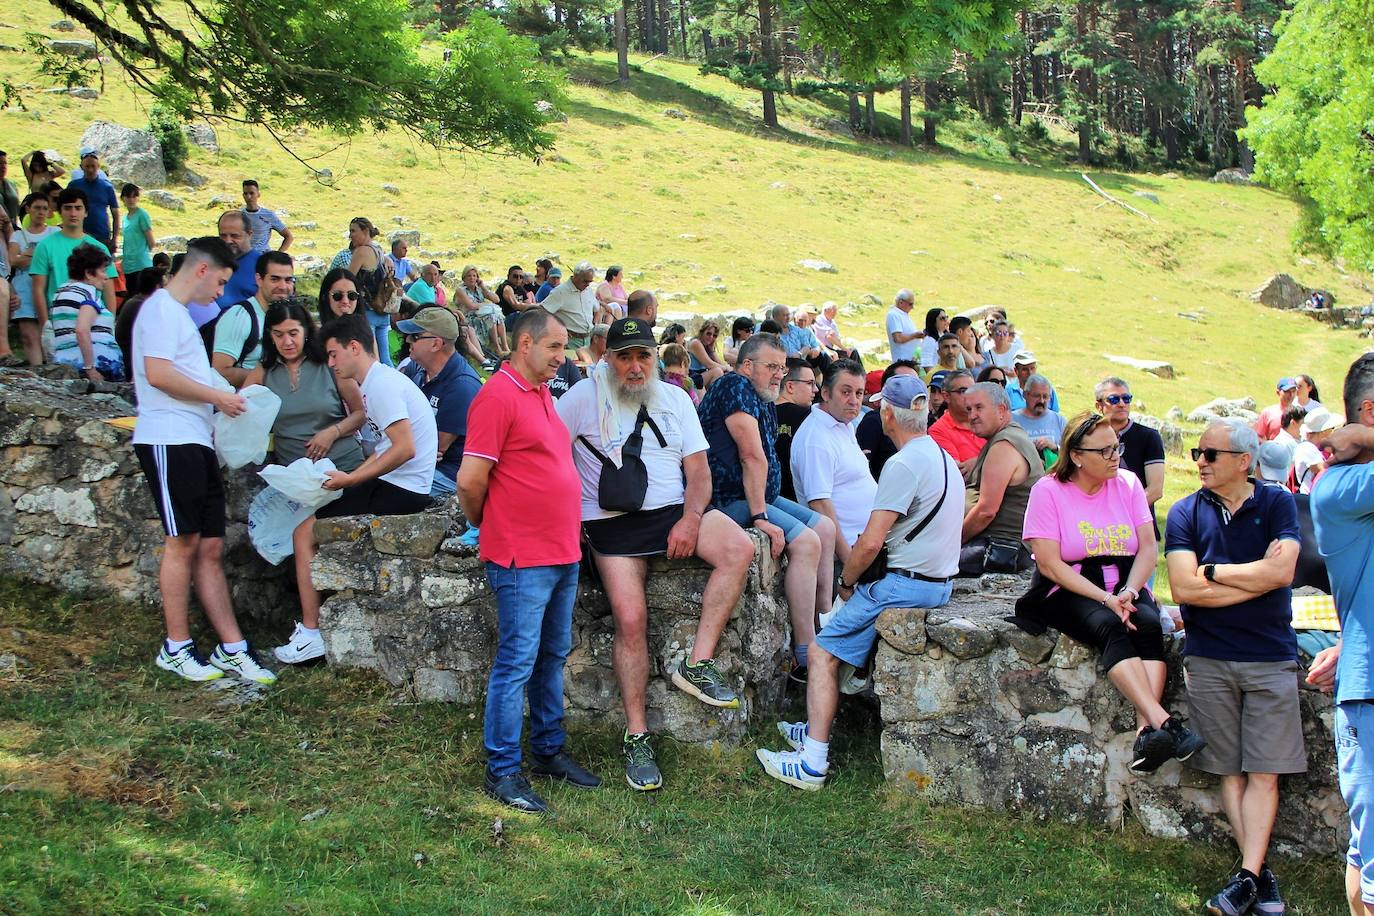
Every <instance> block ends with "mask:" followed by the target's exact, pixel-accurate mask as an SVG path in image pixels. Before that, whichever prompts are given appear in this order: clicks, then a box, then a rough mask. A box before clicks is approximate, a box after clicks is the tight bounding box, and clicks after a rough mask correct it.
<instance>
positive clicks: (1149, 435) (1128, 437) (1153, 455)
mask: <svg viewBox="0 0 1374 916" xmlns="http://www.w3.org/2000/svg"><path fill="white" fill-rule="evenodd" d="M1120 438H1121V445H1122V451H1121V466H1122V467H1123V468H1125V469H1126V470H1128V471H1130V472H1131V473H1132V474H1134V475H1135V476H1137V477H1139V478H1140V485H1141V486H1142V487H1143V486H1145V466H1146V465H1149V464H1163V463H1164V440H1163V439H1161V438H1160V436H1159V432H1158V431H1157V430H1153V429H1150V427H1148V426H1141V425H1140V424H1139V423H1136V422H1135V421H1134V420H1132V421H1131V425H1130V426H1127V427H1126V431H1125V432H1123V433H1122V434H1121V436H1120ZM1150 515H1151V517H1154V516H1155V507H1154V506H1153V505H1151V506H1150ZM1155 538H1156V539H1158V538H1159V519H1158V518H1157V517H1155Z"/></svg>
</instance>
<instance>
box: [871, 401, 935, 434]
mask: <svg viewBox="0 0 1374 916" xmlns="http://www.w3.org/2000/svg"><path fill="white" fill-rule="evenodd" d="M918 400H919V399H918ZM927 404H929V402H927ZM879 409H882V410H889V411H891V412H892V422H893V423H894V424H896V425H897V426H898V427H900V428H901V429H904V430H906V431H907V432H909V433H916V434H917V435H920V434H922V433H924V432H925V431H926V427H927V426H928V425H929V423H930V408H929V406H926V407H922V408H920V409H915V408H911V407H898V406H897V405H896V404H892V403H889V402H888V401H883V402H881V403H880V405H879Z"/></svg>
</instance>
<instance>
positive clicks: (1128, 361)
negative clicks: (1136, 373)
mask: <svg viewBox="0 0 1374 916" xmlns="http://www.w3.org/2000/svg"><path fill="white" fill-rule="evenodd" d="M1102 355H1103V356H1104V357H1106V359H1107V361H1108V362H1113V363H1116V364H1118V365H1121V366H1130V367H1131V368H1132V369H1139V370H1140V371H1141V372H1148V373H1150V374H1151V375H1156V376H1159V377H1160V378H1173V377H1174V367H1173V366H1172V365H1171V364H1169V363H1166V362H1161V361H1160V360H1154V359H1135V358H1133V357H1130V356H1113V355H1112V354H1111V353H1103V354H1102Z"/></svg>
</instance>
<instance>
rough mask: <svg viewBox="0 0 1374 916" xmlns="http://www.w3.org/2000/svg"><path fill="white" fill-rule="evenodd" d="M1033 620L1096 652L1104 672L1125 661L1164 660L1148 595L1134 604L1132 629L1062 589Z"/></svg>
mask: <svg viewBox="0 0 1374 916" xmlns="http://www.w3.org/2000/svg"><path fill="white" fill-rule="evenodd" d="M1037 617H1039V619H1040V620H1042V621H1043V622H1044V623H1045V625H1046V626H1051V627H1054V628H1055V629H1056V630H1058V631H1059V632H1061V633H1063V634H1064V635H1065V636H1068V637H1069V638H1071V639H1076V640H1078V641H1079V642H1081V643H1084V644H1085V645H1089V646H1092V647H1093V648H1094V649H1100V650H1101V651H1102V666H1103V667H1104V668H1106V669H1107V670H1108V671H1111V670H1112V669H1113V668H1114V667H1116V665H1117V664H1118V663H1119V662H1122V661H1125V660H1126V659H1128V658H1139V659H1142V660H1143V661H1163V659H1164V630H1163V629H1161V628H1160V625H1159V606H1158V605H1156V604H1155V601H1154V597H1153V596H1152V595H1150V594H1149V593H1148V592H1146V593H1145V594H1142V595H1141V596H1140V598H1139V599H1138V600H1137V601H1136V602H1135V613H1134V614H1132V615H1131V622H1132V623H1134V624H1135V629H1134V630H1128V629H1126V625H1125V624H1124V623H1122V622H1121V619H1120V618H1119V617H1117V616H1116V614H1114V613H1112V612H1111V610H1109V609H1108V608H1107V607H1106V605H1104V604H1102V603H1101V602H1099V601H1094V600H1092V599H1091V598H1084V597H1083V596H1082V595H1075V594H1073V593H1072V592H1070V591H1068V590H1067V589H1062V588H1061V589H1060V590H1059V591H1057V592H1055V593H1054V594H1053V595H1051V596H1050V597H1049V599H1048V600H1047V601H1045V602H1044V604H1042V605H1041V606H1040V612H1039V614H1038V615H1037Z"/></svg>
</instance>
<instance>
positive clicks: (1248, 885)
mask: <svg viewBox="0 0 1374 916" xmlns="http://www.w3.org/2000/svg"><path fill="white" fill-rule="evenodd" d="M1258 898H1259V889H1258V888H1257V887H1256V886H1255V879H1254V878H1251V877H1248V876H1247V875H1242V874H1239V873H1237V874H1236V876H1235V877H1234V878H1232V879H1231V880H1230V882H1229V883H1228V884H1227V885H1226V886H1225V887H1223V888H1222V889H1221V890H1219V891H1217V895H1216V896H1215V897H1213V898H1212V899H1211V900H1208V901H1207V912H1208V913H1211V914H1212V916H1243V914H1245V913H1248V912H1250V907H1252V906H1254V905H1255V901H1256V900H1257V899H1258Z"/></svg>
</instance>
